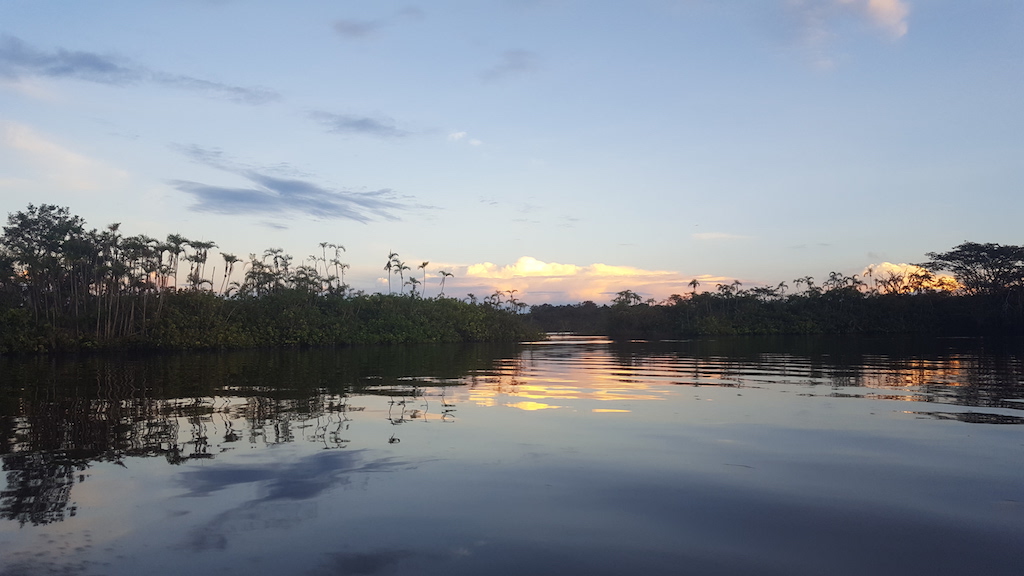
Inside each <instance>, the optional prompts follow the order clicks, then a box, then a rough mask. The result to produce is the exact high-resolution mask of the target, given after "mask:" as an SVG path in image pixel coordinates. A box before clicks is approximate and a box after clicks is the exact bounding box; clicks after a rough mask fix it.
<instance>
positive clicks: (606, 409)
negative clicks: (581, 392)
mask: <svg viewBox="0 0 1024 576" xmlns="http://www.w3.org/2000/svg"><path fill="white" fill-rule="evenodd" d="M590 411H591V412H602V413H613V414H615V413H623V412H632V410H620V409H617V408H592V409H591V410H590Z"/></svg>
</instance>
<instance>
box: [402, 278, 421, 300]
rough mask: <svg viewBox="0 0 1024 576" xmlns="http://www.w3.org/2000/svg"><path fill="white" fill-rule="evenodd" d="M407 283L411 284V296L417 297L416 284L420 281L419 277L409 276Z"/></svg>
mask: <svg viewBox="0 0 1024 576" xmlns="http://www.w3.org/2000/svg"><path fill="white" fill-rule="evenodd" d="M405 283H406V284H408V285H409V286H410V288H409V296H411V297H413V298H415V297H416V285H417V284H419V283H420V281H419V279H417V278H416V277H415V276H409V279H408V280H406V282H405Z"/></svg>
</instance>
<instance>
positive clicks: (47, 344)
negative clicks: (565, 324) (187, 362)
mask: <svg viewBox="0 0 1024 576" xmlns="http://www.w3.org/2000/svg"><path fill="white" fill-rule="evenodd" d="M119 228H120V227H119V225H117V224H112V225H110V226H108V227H107V228H106V229H104V230H102V231H97V230H87V229H86V227H85V222H84V221H83V220H82V218H80V217H78V216H74V215H72V214H71V213H70V212H69V210H68V209H67V208H63V207H59V206H54V205H47V204H42V205H39V206H34V205H29V206H28V208H27V209H26V210H25V211H21V212H15V213H12V214H10V215H9V216H8V221H7V225H6V226H4V227H3V234H2V235H0V354H14V353H36V352H50V351H74V350H121V349H156V350H191V349H233V348H255V347H267V346H326V345H349V344H407V343H457V342H519V341H526V340H535V339H539V338H542V337H543V334H542V333H541V332H539V331H538V330H537V328H536V327H534V326H533V325H531V324H529V323H528V322H526V320H525V316H524V315H523V314H522V313H521V312H522V311H523V309H524V308H525V304H523V303H522V302H518V301H515V300H514V299H510V300H507V301H505V302H502V301H501V299H500V298H487V299H484V300H483V301H477V299H476V298H471V299H470V300H469V301H462V300H458V299H455V298H449V297H446V296H444V292H443V291H444V280H445V279H447V278H449V277H451V276H452V274H451V273H449V272H446V271H443V270H442V271H439V272H438V274H437V276H436V277H438V278H439V279H440V283H439V284H440V290H439V292H438V294H437V295H436V296H434V297H431V298H426V297H424V296H423V292H424V288H425V286H424V283H425V282H426V277H427V276H426V274H427V266H428V265H429V262H423V263H422V264H419V265H418V266H416V268H417V269H418V270H417V271H416V272H415V273H414V272H413V270H412V269H411V267H410V266H408V265H407V264H406V263H405V262H403V261H401V260H400V259H399V257H398V254H397V253H391V254H389V255H388V259H387V264H386V266H385V267H384V270H385V271H386V272H387V273H388V286H389V293H388V294H366V293H363V292H361V291H354V290H352V289H351V288H350V287H349V286H348V285H347V284H346V283H345V281H344V274H345V270H346V269H347V268H348V264H346V263H344V262H342V261H341V256H342V254H343V252H344V250H345V249H344V247H343V246H341V245H338V244H332V243H327V242H323V243H321V244H320V249H321V250H320V252H321V254H320V255H314V256H311V257H310V258H308V259H307V260H306V261H304V263H302V264H296V263H295V262H294V261H293V258H292V257H291V256H290V255H287V254H285V253H284V252H283V251H282V250H280V249H269V250H266V251H265V252H264V253H263V255H262V256H257V255H256V254H251V255H250V257H249V259H248V260H246V261H243V260H242V259H240V258H238V257H236V256H234V255H232V254H226V253H221V258H222V265H223V268H221V270H222V273H221V274H217V273H216V271H215V266H213V265H212V263H211V262H209V261H210V260H211V258H210V253H211V250H213V249H215V248H216V244H215V243H213V242H207V241H194V240H188V239H187V238H184V237H182V236H180V235H176V234H172V235H169V236H168V237H167V239H166V240H164V241H159V240H156V239H154V238H150V237H148V236H145V235H139V236H124V235H122V234H121V233H120V230H119ZM208 263H209V264H210V265H209V266H208ZM236 268H238V269H241V270H243V274H242V280H241V281H240V282H229V280H230V278H231V276H232V272H233V271H234V270H235V269H236ZM208 269H209V270H210V271H209V272H207V270H208ZM179 275H180V276H181V277H183V278H184V279H185V282H184V284H183V285H179V282H178V279H179ZM417 275H419V276H420V277H421V278H423V280H422V281H421V280H420V278H417ZM393 280H394V281H396V283H397V290H396V291H395V292H393V293H392V292H391V286H392V281H393Z"/></svg>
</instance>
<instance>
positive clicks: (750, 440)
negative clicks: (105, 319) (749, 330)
mask: <svg viewBox="0 0 1024 576" xmlns="http://www.w3.org/2000/svg"><path fill="white" fill-rule="evenodd" d="M1022 382H1024V368H1022V364H1021V354H1020V348H1019V347H1017V346H1015V345H1006V344H1005V343H999V342H986V341H981V340H922V341H907V340H900V341H892V340H823V339H783V340H779V339H776V340H764V339H760V340H749V339H748V340H713V341H690V342H661V343H646V342H634V343H625V344H614V343H611V342H608V341H604V340H601V339H595V338H576V337H568V336H561V337H555V338H553V339H552V340H551V341H548V342H541V343H535V344H526V345H521V346H499V347H493V346H416V347H379V348H369V347H368V348H352V349H340V350H311V351H259V352H238V353H224V354H174V355H151V356H140V357H130V358H129V357H120V356H119V357H96V356H93V357H88V358H81V359H72V358H64V359H30V360H14V359H2V358H0V432H2V434H3V436H2V437H3V444H2V446H0V457H2V460H3V470H4V475H5V477H6V479H5V481H4V482H3V483H0V487H2V492H0V574H27V575H33V574H110V575H119V574H126V575H127V574H139V573H148V574H181V573H190V572H191V573H195V574H206V573H213V572H214V571H229V572H228V573H238V572H244V573H248V574H280V573H284V574H309V575H319V574H332V575H333V574H339V575H343V574H526V573H530V574H625V573H645V574H701V575H705V574H723V575H725V574H759V575H761V574H769V575H770V574H779V575H783V574H785V575H794V574H796V575H799V574H830V575H837V574H838V575H845V574H849V575H861V574H869V573H873V574H897V573H902V574H919V573H921V574H923V573H928V574H965V573H985V574H1019V573H1020V566H1021V565H1022V564H1021V562H1022V560H1024V553H1022V552H1021V547H1020V545H1019V543H1020V537H1021V534H1024V427H1022V426H1020V424H1022V423H1024V385H1022Z"/></svg>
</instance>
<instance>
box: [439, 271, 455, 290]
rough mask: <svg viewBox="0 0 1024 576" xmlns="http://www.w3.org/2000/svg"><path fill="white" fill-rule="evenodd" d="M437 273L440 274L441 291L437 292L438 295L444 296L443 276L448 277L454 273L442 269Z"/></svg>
mask: <svg viewBox="0 0 1024 576" xmlns="http://www.w3.org/2000/svg"><path fill="white" fill-rule="evenodd" d="M438 274H440V275H441V293H440V294H438V296H444V281H445V278H450V277H452V276H455V274H452V273H451V272H446V271H444V270H441V271H439V272H438Z"/></svg>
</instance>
